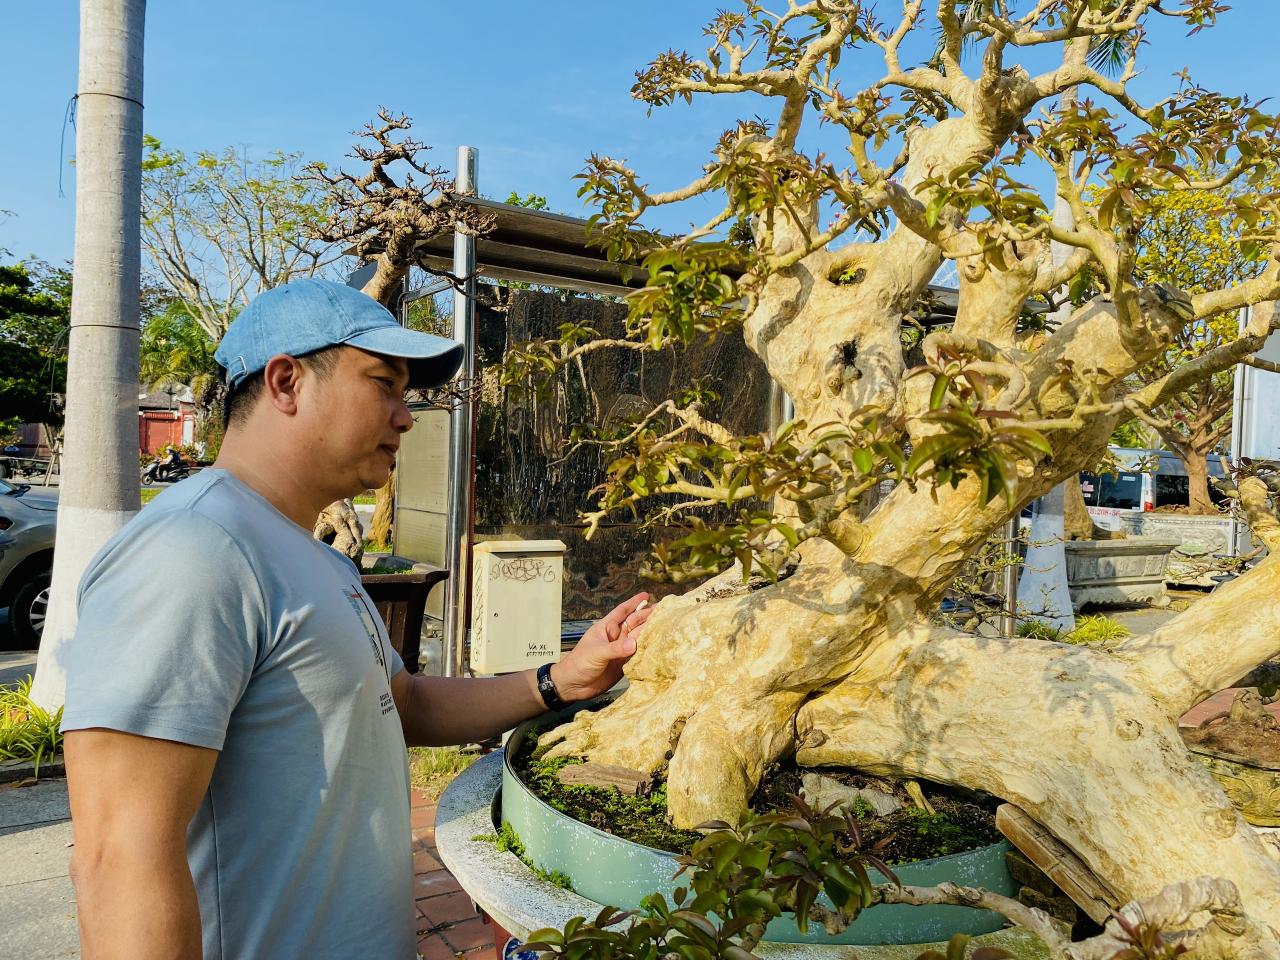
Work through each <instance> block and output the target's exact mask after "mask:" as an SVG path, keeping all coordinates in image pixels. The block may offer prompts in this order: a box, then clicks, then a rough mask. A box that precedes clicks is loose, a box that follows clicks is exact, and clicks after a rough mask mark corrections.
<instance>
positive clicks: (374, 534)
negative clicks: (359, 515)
mask: <svg viewBox="0 0 1280 960" xmlns="http://www.w3.org/2000/svg"><path fill="white" fill-rule="evenodd" d="M395 510H396V474H395V471H394V470H393V471H392V472H391V476H389V477H387V482H386V483H384V484H383V485H382V486H380V487H379V488H378V491H377V494H376V496H375V498H374V506H373V517H372V518H371V519H370V521H369V529H368V531H367V533H366V536H367V537H368V538H369V540H370V541H372V542H373V543H374V544H375V545H381V546H385V547H390V546H391V524H392V522H393V521H394V519H395Z"/></svg>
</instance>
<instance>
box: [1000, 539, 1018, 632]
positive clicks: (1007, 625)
mask: <svg viewBox="0 0 1280 960" xmlns="http://www.w3.org/2000/svg"><path fill="white" fill-rule="evenodd" d="M1004 538H1005V559H1006V560H1007V561H1008V562H1007V564H1006V566H1005V568H1004V612H1003V613H1002V614H1001V615H1000V633H1001V634H1002V635H1004V636H1006V637H1012V636H1014V635H1015V634H1016V633H1017V629H1018V565H1017V564H1016V563H1015V562H1014V560H1015V558H1016V557H1017V555H1018V540H1017V538H1018V516H1017V514H1014V515H1013V516H1012V517H1011V518H1010V519H1009V522H1008V523H1006V524H1005V527H1004Z"/></svg>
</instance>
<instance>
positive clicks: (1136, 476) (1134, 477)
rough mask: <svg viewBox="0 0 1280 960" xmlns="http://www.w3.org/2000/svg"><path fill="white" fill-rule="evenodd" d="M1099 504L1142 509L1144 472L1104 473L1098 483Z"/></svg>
mask: <svg viewBox="0 0 1280 960" xmlns="http://www.w3.org/2000/svg"><path fill="white" fill-rule="evenodd" d="M1097 505H1098V506H1100V507H1118V508H1119V509H1121V510H1140V509H1142V474H1140V473H1119V474H1111V473H1106V474H1103V475H1102V477H1101V478H1100V482H1099V485H1098V504H1097Z"/></svg>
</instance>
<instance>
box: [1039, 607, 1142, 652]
mask: <svg viewBox="0 0 1280 960" xmlns="http://www.w3.org/2000/svg"><path fill="white" fill-rule="evenodd" d="M1018 636H1020V637H1028V638H1030V639H1033V640H1055V641H1057V642H1058V643H1076V644H1084V645H1085V646H1089V645H1092V644H1101V645H1104V646H1105V645H1106V644H1109V643H1117V642H1119V641H1120V640H1123V639H1124V638H1125V637H1127V636H1129V628H1128V627H1126V626H1125V625H1124V624H1123V623H1121V622H1120V621H1119V620H1113V619H1111V618H1110V617H1108V616H1106V615H1104V614H1100V613H1099V614H1091V615H1090V616H1087V617H1080V618H1079V619H1078V620H1076V628H1075V629H1074V630H1071V631H1069V632H1068V631H1064V630H1059V629H1058V628H1057V627H1051V626H1049V625H1048V624H1047V623H1041V622H1040V621H1039V620H1024V621H1022V623H1020V624H1018Z"/></svg>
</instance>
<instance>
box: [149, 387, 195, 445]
mask: <svg viewBox="0 0 1280 960" xmlns="http://www.w3.org/2000/svg"><path fill="white" fill-rule="evenodd" d="M195 440H196V407H195V404H194V403H193V402H192V397H191V390H190V389H188V388H187V387H176V386H175V387H174V388H173V390H172V392H170V391H169V390H167V389H166V390H156V391H153V392H151V393H140V394H138V449H139V450H140V451H141V452H142V453H159V452H160V451H161V450H163V449H164V448H165V447H168V446H175V447H181V446H183V445H184V444H188V443H195Z"/></svg>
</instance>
